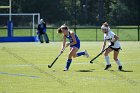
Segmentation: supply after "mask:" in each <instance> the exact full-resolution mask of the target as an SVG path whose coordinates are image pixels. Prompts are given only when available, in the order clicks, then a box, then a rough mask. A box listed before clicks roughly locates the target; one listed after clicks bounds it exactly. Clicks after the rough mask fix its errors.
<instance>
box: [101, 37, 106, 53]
mask: <svg viewBox="0 0 140 93" xmlns="http://www.w3.org/2000/svg"><path fill="white" fill-rule="evenodd" d="M105 46H106V40H104V42H103V46H102V50H101V52H102V51H103V50H104V49H105Z"/></svg>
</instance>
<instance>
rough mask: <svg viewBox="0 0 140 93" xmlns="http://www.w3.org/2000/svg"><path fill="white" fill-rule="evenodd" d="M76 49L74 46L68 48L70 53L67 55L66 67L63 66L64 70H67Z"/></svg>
mask: <svg viewBox="0 0 140 93" xmlns="http://www.w3.org/2000/svg"><path fill="white" fill-rule="evenodd" d="M77 51H78V48H76V47H71V49H70V53H69V55H68V60H67V63H66V67H65V70H64V71H67V70H69V67H70V64H71V62H72V57H75V56H76V52H77Z"/></svg>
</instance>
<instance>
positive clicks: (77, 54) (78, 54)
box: [76, 50, 89, 58]
mask: <svg viewBox="0 0 140 93" xmlns="http://www.w3.org/2000/svg"><path fill="white" fill-rule="evenodd" d="M82 55H85V56H86V57H87V58H88V57H89V54H88V52H87V51H86V50H85V51H83V52H78V53H76V57H79V56H82Z"/></svg>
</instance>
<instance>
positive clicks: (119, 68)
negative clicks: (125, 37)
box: [114, 50, 122, 71]
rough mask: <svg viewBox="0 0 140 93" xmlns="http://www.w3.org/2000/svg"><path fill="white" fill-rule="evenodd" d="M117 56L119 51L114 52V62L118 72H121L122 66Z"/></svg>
mask: <svg viewBox="0 0 140 93" xmlns="http://www.w3.org/2000/svg"><path fill="white" fill-rule="evenodd" d="M118 54H119V50H117V51H115V50H114V60H115V61H116V63H117V64H118V70H120V71H121V70H122V64H121V62H120V60H119V59H118Z"/></svg>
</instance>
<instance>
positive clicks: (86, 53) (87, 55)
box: [84, 50, 89, 58]
mask: <svg viewBox="0 0 140 93" xmlns="http://www.w3.org/2000/svg"><path fill="white" fill-rule="evenodd" d="M84 52H85V56H86V57H87V58H88V57H89V54H88V52H87V50H85V51H84Z"/></svg>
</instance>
